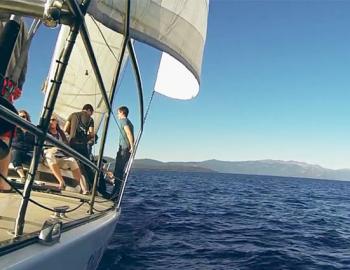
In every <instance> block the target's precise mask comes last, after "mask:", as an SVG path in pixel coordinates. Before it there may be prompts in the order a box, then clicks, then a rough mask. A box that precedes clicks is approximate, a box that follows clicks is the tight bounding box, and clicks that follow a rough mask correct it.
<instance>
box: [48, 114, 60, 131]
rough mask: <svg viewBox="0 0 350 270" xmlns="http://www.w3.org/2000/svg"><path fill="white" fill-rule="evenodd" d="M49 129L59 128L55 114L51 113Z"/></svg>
mask: <svg viewBox="0 0 350 270" xmlns="http://www.w3.org/2000/svg"><path fill="white" fill-rule="evenodd" d="M50 129H56V130H58V129H59V126H58V120H57V117H56V116H55V115H52V116H51V118H50Z"/></svg>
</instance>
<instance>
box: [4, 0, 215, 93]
mask: <svg viewBox="0 0 350 270" xmlns="http://www.w3.org/2000/svg"><path fill="white" fill-rule="evenodd" d="M45 2H46V1H45V0H2V4H1V6H3V7H2V8H3V10H5V11H6V8H5V7H6V6H8V9H9V10H12V11H14V10H16V9H17V10H18V12H19V13H20V10H21V8H22V9H23V8H25V9H26V10H32V12H33V15H37V16H38V15H39V14H40V13H41V14H42V13H43V12H44V6H45ZM130 2H131V7H130V8H131V10H130V31H129V33H130V37H131V38H133V39H135V40H138V41H141V42H144V43H147V44H149V45H151V46H152V47H155V48H157V49H159V50H161V51H163V52H165V53H167V54H169V55H171V56H172V57H174V58H175V59H177V60H178V61H179V62H180V63H181V64H183V65H184V66H185V67H186V68H187V69H188V70H189V71H190V72H191V73H192V74H193V76H194V78H195V80H197V81H198V83H199V81H200V79H199V78H200V74H201V64H202V56H203V51H204V43H205V39H206V31H207V18H208V11H209V0H179V1H175V0H131V1H130ZM126 3H127V0H99V1H91V3H90V6H89V9H88V13H89V14H90V15H91V16H92V17H93V18H95V19H96V20H97V21H99V22H100V23H102V24H103V25H105V26H106V29H107V28H109V29H111V30H114V31H117V32H119V33H123V31H124V18H125V16H126V15H125V10H126ZM89 31H90V30H89ZM172 62H175V61H172ZM168 68H169V67H168ZM176 75H178V74H174V76H176ZM165 88H167V86H166V85H164V86H163V89H165ZM177 89H178V88H177ZM188 89H189V91H190V94H187V96H189V97H193V96H195V95H196V92H198V91H197V90H196V89H194V90H193V89H190V88H188ZM164 92H169V91H164ZM172 92H173V91H172ZM176 93H177V91H175V93H171V95H170V96H173V97H177V96H176V95H177V94H176ZM169 94H170V93H169ZM179 98H183V97H182V95H180V96H179Z"/></svg>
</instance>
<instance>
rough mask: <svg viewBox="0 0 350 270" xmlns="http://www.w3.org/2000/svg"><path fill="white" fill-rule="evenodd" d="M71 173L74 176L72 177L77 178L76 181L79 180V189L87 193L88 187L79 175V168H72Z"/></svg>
mask: <svg viewBox="0 0 350 270" xmlns="http://www.w3.org/2000/svg"><path fill="white" fill-rule="evenodd" d="M72 174H73V176H74V179H75V180H77V181H78V182H80V187H81V190H82V192H83V194H84V193H87V192H88V189H87V187H86V183H85V181H84V180H83V178H82V177H81V173H80V170H79V168H77V169H75V170H72Z"/></svg>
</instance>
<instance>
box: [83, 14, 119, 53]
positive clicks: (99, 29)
mask: <svg viewBox="0 0 350 270" xmlns="http://www.w3.org/2000/svg"><path fill="white" fill-rule="evenodd" d="M90 18H91V19H92V21H93V22H94V23H95V25H96V27H97V29H98V31H99V32H100V34H101V37H102V38H103V41H104V42H105V44H106V46H107V48H108V49H109V50H110V52H111V54H112V55H113V56H114V59H115V60H118V58H117V56H116V55H115V54H114V52H113V50H112V48H111V47H110V46H109V44H108V42H107V40H106V38H105V36H104V35H103V33H102V30H101V28H100V26H99V25H98V24H97V22H96V20H95V19H94V18H93V17H92V16H90Z"/></svg>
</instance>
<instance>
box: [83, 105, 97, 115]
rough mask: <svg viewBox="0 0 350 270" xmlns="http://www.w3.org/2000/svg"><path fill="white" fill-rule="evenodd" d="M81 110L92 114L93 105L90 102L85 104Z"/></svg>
mask: <svg viewBox="0 0 350 270" xmlns="http://www.w3.org/2000/svg"><path fill="white" fill-rule="evenodd" d="M83 111H86V112H87V113H88V114H89V115H92V114H93V113H94V107H92V105H91V104H85V105H84V107H83Z"/></svg>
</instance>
